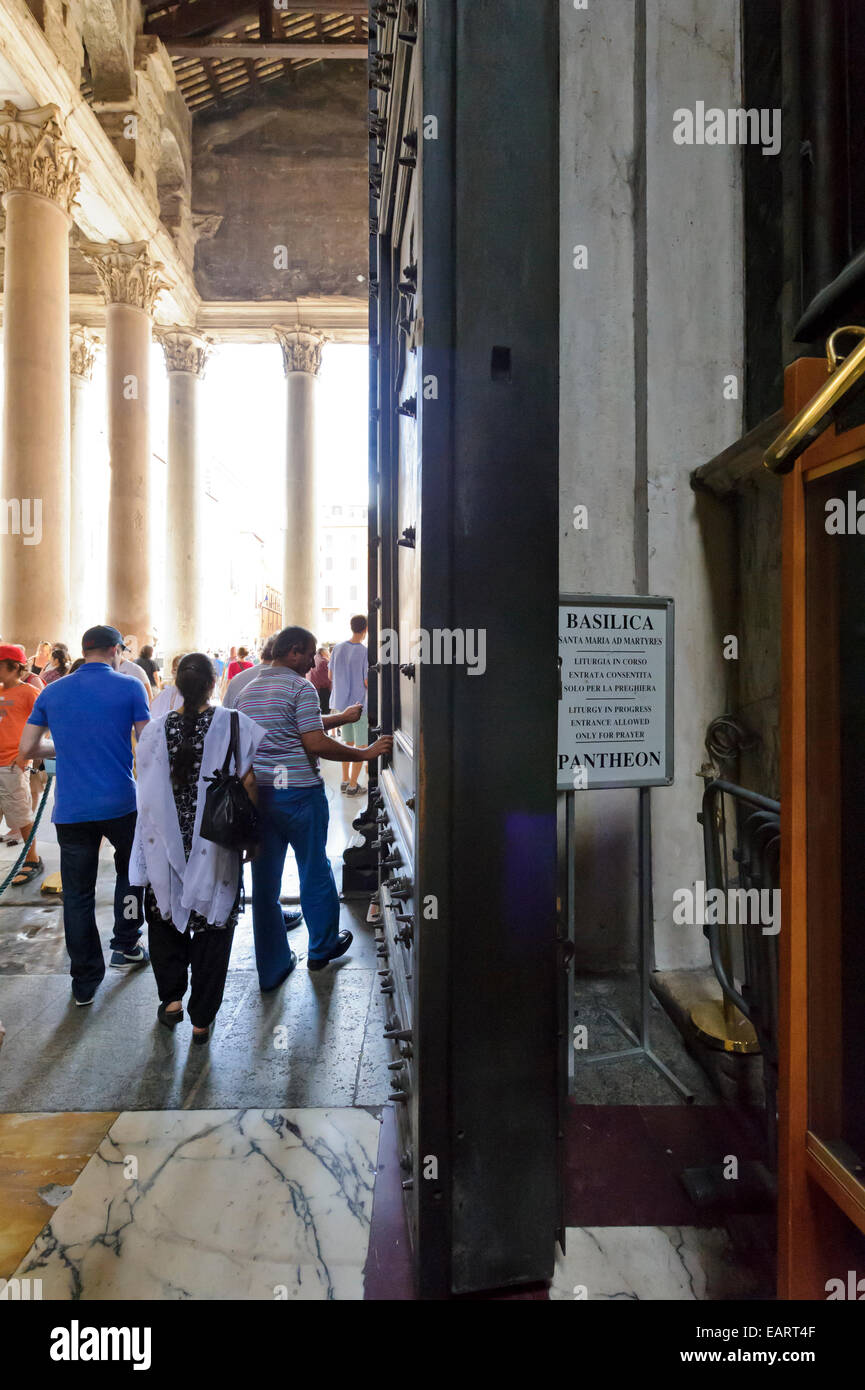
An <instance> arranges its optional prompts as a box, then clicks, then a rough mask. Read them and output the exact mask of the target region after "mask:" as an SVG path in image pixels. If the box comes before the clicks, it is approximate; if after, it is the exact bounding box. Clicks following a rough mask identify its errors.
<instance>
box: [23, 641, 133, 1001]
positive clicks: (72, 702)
mask: <svg viewBox="0 0 865 1390" xmlns="http://www.w3.org/2000/svg"><path fill="white" fill-rule="evenodd" d="M81 650H82V652H83V655H84V665H83V666H80V667H79V668H78V670H77V671H75V672H74V673H73V674H72V675H69V676H64V677H63V679H62V680H59V681H54V682H52V684H51V685H47V686H46V687H45V689H44V690H43V691H41V692H40V694H39V696H38V698H37V700H36V703H35V705H34V706H33V709H32V711H31V714H30V718H29V719H28V721H27V723H26V725H25V726H24V733H23V735H22V738H21V743H20V745H19V749H18V760H19V763H20V764H21V765H22V766H23V765H24V764H25V763H26V761H27V760H28V758H31V757H33V755H34V754H35V753H36V750H37V748H38V747H39V743H40V741H41V739H42V738H43V737H44V736H45V735H46V734H47V733H48V731H49V730H50V734H51V740H52V742H53V744H54V748H55V750H56V756H57V781H56V784H55V792H54V811H53V813H52V817H51V819H52V820H53V821H54V825H55V827H56V830H57V841H58V844H59V845H60V873H61V877H62V880H63V926H64V930H65V932H66V949H67V950H68V952H69V958H70V960H71V962H72V967H71V972H70V973H71V975H72V995H73V998H74V1000H75V1003H76V1004H92V1003H93V996H94V995H95V993H96V990H97V988H98V986H99V983H100V981H101V980H102V978H103V976H104V974H105V957H104V956H103V953H102V944H101V942H100V940H99V932H98V929H97V926H96V910H95V907H96V876H97V874H98V872H99V846H100V844H101V843H102V837H103V835H104V836H105V838H106V839H107V840H109V841H110V842H111V844H112V845H113V846H114V867H115V870H116V873H117V882H116V884H115V888H114V935H113V936H112V938H111V961H110V964H111V965H112V966H113V968H114V969H115V970H129V969H131V968H132V967H133V966H137V965H146V964H147V960H148V956H147V952H146V951H145V950H144V948H143V947H142V946H139V945H138V938H139V936H140V935H141V920H142V913H141V890H140V889H134V888H131V887H130V886H129V879H128V877H127V874H128V870H129V855H130V852H131V850H132V840H133V837H134V834H135V820H136V802H135V779H134V778H133V775H132V731H133V729H134V730H135V734H136V737H137V736H138V735H139V734H140V733H141V731H142V729H143V728H144V726H145V724H146V723H147V721H148V720H149V718H150V710H149V708H148V703H147V696H146V694H145V693H144V689H143V687H142V686H141V685H140V684H139V682H138V681H137V680H134V679H133V677H132V676H124V675H121V674H120V672H119V671H118V670H117V666H118V665H119V663H120V661H121V660H122V654H123V651H124V645H123V638H122V637H121V635H120V633H119V632H118V631H117V629H116V628H114V627H91V628H88V630H87V631H86V632H85V634H84V636H83V637H82V639H81Z"/></svg>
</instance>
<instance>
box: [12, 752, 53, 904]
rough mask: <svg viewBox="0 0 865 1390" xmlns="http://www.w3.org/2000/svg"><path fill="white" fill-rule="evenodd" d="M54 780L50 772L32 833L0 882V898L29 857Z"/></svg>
mask: <svg viewBox="0 0 865 1390" xmlns="http://www.w3.org/2000/svg"><path fill="white" fill-rule="evenodd" d="M53 781H54V778H53V777H52V776H51V775H50V773H49V776H48V781H47V782H46V783H45V790H44V792H43V793H42V800H41V801H40V802H39V806H38V808H37V811H36V818H35V820H34V821H33V829H32V830H31V831H30V834H29V835H28V836H27V839H26V841H25V844H24V848H23V849H22V851H21V853H20V855H19V856H18V859H17V860H16V862H15V864H14V865H13V866H12V868H11V869H10V870H9V872H8V874H7V875H6V877H5V878H4V880H3V882H2V883H0V898H2V896H3V894H4V893H5V892H6V889H7V888H8V887H9V884H10V883H11V882H12V880H13V878H14V877H15V875H16V874H17V873H20V871H21V865H22V864H23V863H24V860H25V859H26V858H27V851H28V849H29V848H30V846H31V845H32V843H33V841H34V840H35V838H36V831H37V830H38V829H39V822H40V820H41V819H42V812H43V811H44V810H45V803H46V801H47V800H48V793H49V792H50V790H51V783H52V782H53ZM24 886H25V885H24V884H23V883H19V885H18V887H19V888H23V887H24Z"/></svg>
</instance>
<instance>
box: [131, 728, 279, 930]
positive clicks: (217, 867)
mask: <svg viewBox="0 0 865 1390" xmlns="http://www.w3.org/2000/svg"><path fill="white" fill-rule="evenodd" d="M234 714H235V718H236V719H237V720H238V722H239V728H238V766H237V771H238V773H239V775H240V776H241V777H244V776H245V775H246V773H247V772H248V771H249V769H250V768H251V766H252V760H253V757H254V755H255V751H256V749H257V748H258V745H259V744H260V743H261V742H262V740H263V739H264V738H266V736H267V730H266V729H263V728H262V727H261V725H260V724H256V723H254V722H253V720H251V719H250V718H249V717H248V716H247V715H245V714H242V713H241V712H240V711H239V710H235V711H234ZM231 715H232V711H231V710H227V709H222V708H220V706H218V705H217V706H215V708H214V711H213V719H212V720H211V723H210V728H209V729H208V730H207V733H206V734H205V737H204V751H203V753H202V758H201V770H200V772H199V775H198V804H197V806H196V809H195V827H194V829H193V832H192V845H191V848H190V851H189V860H188V862H187V859H186V856H185V854H184V852H183V838H182V836H181V833H180V822H179V820H178V819H177V807H176V806H175V804H174V791H173V789H172V786H171V771H170V767H169V763H168V744H167V742H166V739H165V720H166V718H167V715H164V716H163V717H162V718H161V719H152V720H151V721H150V723H149V724H148V725H147V727H146V728H145V729H144V730H143V732H142V734H141V738H140V739H139V740H138V749H137V753H136V760H135V762H136V771H137V779H138V780H137V795H138V820H137V823H136V826H135V840H134V842H133V845H132V853H131V855H130V858H129V882H130V883H131V884H133V885H134V886H135V887H143V886H144V885H145V884H148V883H149V884H150V887H151V888H152V889H153V892H154V895H155V897H156V904H157V907H158V908H159V911H160V912H161V914H162V916H163V917H170V918H171V920H172V922H173V923H174V925H175V927H176V928H177V930H178V931H181V932H184V931H186V928H187V925H188V923H189V914H190V912H193V911H194V912H200V913H201V916H202V917H203V918H204V919H205V921H207V922H211V923H213V924H214V925H215V926H221V925H222V924H223V922H226V921H227V920H228V917H229V915H230V913H231V909H232V907H233V906H234V899H235V897H236V895H237V885H238V880H239V877H240V854H239V852H238V851H237V850H233V849H224V848H223V847H222V846H221V845H216V844H214V843H213V841H212V840H203V839H202V838H201V836H200V834H199V831H200V828H201V817H202V814H203V812H204V798H205V794H206V791H207V783H206V782H205V780H204V779H205V777H212V776H213V773H214V772H215V771H216V770H217V768H221V767H222V764H223V762H224V761H225V755H226V753H227V752H228V742H229V738H230V737H231ZM234 770H235V769H234V767H233V766H232V768H231V771H232V772H233V771H234Z"/></svg>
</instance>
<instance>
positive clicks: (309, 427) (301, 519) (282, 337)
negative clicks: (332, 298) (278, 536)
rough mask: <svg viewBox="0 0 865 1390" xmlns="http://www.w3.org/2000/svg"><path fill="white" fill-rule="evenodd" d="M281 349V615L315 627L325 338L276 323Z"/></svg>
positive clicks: (311, 330) (288, 621)
mask: <svg viewBox="0 0 865 1390" xmlns="http://www.w3.org/2000/svg"><path fill="white" fill-rule="evenodd" d="M273 331H274V333H275V334H276V336H277V339H278V340H279V344H280V347H281V348H282V360H283V366H284V368H285V380H286V390H287V399H288V418H287V425H286V453H285V561H284V565H283V589H284V594H283V607H282V612H283V620H284V622H285V623H286V625H289V624H295V623H299V624H300V626H301V627H307V628H309V629H310V631H312V632H315V631H316V627H317V625H318V624H319V622H320V619H321V609H320V607H319V603H318V506H317V500H316V479H315V397H316V383H317V381H318V374H319V372H320V370H321V353H322V348H323V347H324V344H325V341H326V339H325V338H324V336H323V334H321V333H318V332H317V331H316V330H315V329H314V328H308V327H305V326H303V325H299V326H298V327H297V328H279V327H275V328H274V330H273Z"/></svg>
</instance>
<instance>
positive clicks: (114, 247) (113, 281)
mask: <svg viewBox="0 0 865 1390" xmlns="http://www.w3.org/2000/svg"><path fill="white" fill-rule="evenodd" d="M79 250H80V251H81V252H82V254H83V255H84V256H86V257H87V260H88V261H89V262H90V264H91V265H92V266H93V269H94V270H95V271H96V274H97V275H98V276H99V283H100V285H101V287H102V293H103V294H104V295H105V299H106V303H108V304H128V305H130V307H131V308H133V309H144V311H145V312H146V313H148V314H152V313H153V310H154V308H155V307H156V301H157V299H158V298H159V296H160V294H161V293H162V291H163V290H167V289H169V288H170V286H169V284H168V281H167V280H163V278H162V273H161V272H162V270H163V269H164V267H163V266H162V264H161V263H160V262H159V261H152V260H151V259H150V251H149V249H148V246H147V242H146V241H132V242H128V243H126V244H125V245H122V246H121V245H118V243H117V242H116V241H109V242H108V243H107V244H105V245H102V244H99V243H96V242H92V241H82V242H81V243H80V244H79Z"/></svg>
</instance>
